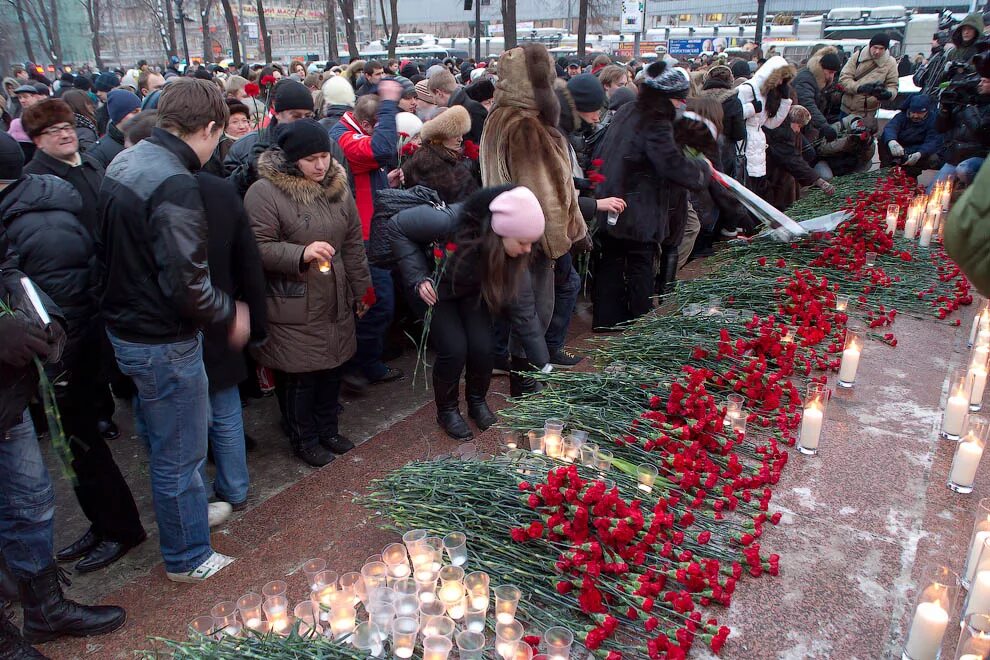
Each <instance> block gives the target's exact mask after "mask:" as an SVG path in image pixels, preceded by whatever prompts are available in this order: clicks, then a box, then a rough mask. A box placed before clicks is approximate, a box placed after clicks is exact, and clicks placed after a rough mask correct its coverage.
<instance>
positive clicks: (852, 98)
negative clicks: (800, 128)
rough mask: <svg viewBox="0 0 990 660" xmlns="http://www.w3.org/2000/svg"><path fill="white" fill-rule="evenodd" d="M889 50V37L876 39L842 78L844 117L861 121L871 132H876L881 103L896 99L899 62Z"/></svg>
mask: <svg viewBox="0 0 990 660" xmlns="http://www.w3.org/2000/svg"><path fill="white" fill-rule="evenodd" d="M889 48H890V37H888V36H887V34H886V33H884V32H880V33H877V34H875V35H873V38H872V39H870V45H869V46H868V47H866V48H861V49H860V51H859V52H858V53H856V54H855V55H853V56H852V57H850V58H849V61H848V62H846V65H845V66H844V67H842V72H841V73H840V74H839V87H840V88H841V89H842V92H843V94H842V114H843V115H857V116H859V117H862V119H863V122H864V123H865V124H866V125H867V126H868V127H869V128H870V129H871V130H875V129H876V126H877V119H876V117H877V110H879V109H880V103H881V102H882V101H889V100H890V99H892V98H894V97H895V96H897V84H898V81H899V79H898V77H897V62H896V61H895V60H894V58H893V57H891V56H890V53H888V52H887V51H888V49H889Z"/></svg>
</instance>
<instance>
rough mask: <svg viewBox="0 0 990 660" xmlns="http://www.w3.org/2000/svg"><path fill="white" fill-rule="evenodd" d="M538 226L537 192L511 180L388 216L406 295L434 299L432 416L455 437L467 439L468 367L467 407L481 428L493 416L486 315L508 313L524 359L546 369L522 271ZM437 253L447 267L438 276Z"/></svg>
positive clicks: (539, 235)
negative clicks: (459, 199) (463, 406)
mask: <svg viewBox="0 0 990 660" xmlns="http://www.w3.org/2000/svg"><path fill="white" fill-rule="evenodd" d="M544 226H545V220H544V217H543V211H542V209H541V208H540V202H539V200H537V199H536V195H534V194H533V192H532V191H530V190H529V189H528V188H525V187H523V186H514V185H505V186H498V187H494V188H485V189H483V190H480V191H478V192H477V193H475V194H474V195H472V196H471V197H469V198H468V199H467V200H466V201H465V202H464V203H463V204H459V205H455V206H453V207H447V208H435V207H433V206H431V205H423V206H418V207H415V208H412V209H408V210H406V211H402V212H400V213H398V214H396V215H395V216H394V217H393V218H392V219H391V220H390V221H389V234H390V236H391V239H392V254H393V256H394V258H395V259H396V260H397V261H398V264H399V270H400V272H401V274H402V280H403V283H404V285H405V286H406V290H407V292H408V294H409V296H410V298H411V299H412V300H413V301H415V302H416V303H417V306H418V307H419V308H420V309H424V305H428V306H431V307H433V314H432V318H431V322H430V345H431V346H432V347H433V349H434V350H435V351H436V359H435V360H434V362H433V394H434V397H435V399H436V403H437V423H438V424H439V425H440V428H442V429H443V430H444V431H445V432H446V433H447V435H449V436H450V437H452V438H455V439H457V440H469V439H471V438H472V437H474V434H473V432H472V431H471V428H470V426H468V423H467V422H466V421H465V420H464V418H463V417H461V413H460V408H459V385H460V380H461V374H462V373H463V372H464V371H465V367H466V370H467V371H466V375H465V379H464V380H465V384H466V387H465V391H466V395H467V410H468V415H469V416H470V418H471V419H472V420H474V422H475V424H476V425H477V426H478V429H479V430H481V431H484V430H485V429H487V428H488V427H490V426H491V425H492V424H494V423H495V422H496V421H498V420H497V418H496V417H495V414H494V413H492V411H491V409H490V408H489V407H488V403H487V402H486V401H485V397H486V395H487V394H488V385H489V383H490V381H491V377H492V366H493V364H494V359H495V352H494V332H493V326H492V317H493V316H505V317H507V319H508V320H509V321H510V322H511V323H512V328H513V330H514V331H515V332H516V333H517V335H518V336H519V338H520V341H521V342H522V343H523V345H524V346H525V349H526V357H527V358H528V359H529V361H530V362H531V363H532V364H534V365H539V366H543V365H547V366H545V367H544V369H547V370H548V369H549V364H548V363H549V361H550V355H549V353H548V351H547V345H546V341H545V340H544V338H543V336H544V333H543V326H542V325H541V324H540V322H539V319H538V318H537V315H536V307H535V304H534V301H533V287H532V285H531V284H530V282H529V269H528V264H529V254H530V249H531V247H532V245H533V244H534V243H536V242H538V241H539V240H540V238H542V236H543V231H544ZM435 250H436V251H437V252H434V251H435ZM441 255H443V256H442V257H441V258H443V259H445V260H446V265H445V266H444V267H443V268H442V275H441V277H440V278H439V281H435V280H434V278H435V275H436V272H437V269H436V267H435V258H437V257H440V256H441Z"/></svg>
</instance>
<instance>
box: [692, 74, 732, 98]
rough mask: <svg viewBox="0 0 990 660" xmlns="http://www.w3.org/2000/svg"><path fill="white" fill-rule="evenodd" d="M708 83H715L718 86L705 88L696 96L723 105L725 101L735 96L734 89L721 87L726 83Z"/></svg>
mask: <svg viewBox="0 0 990 660" xmlns="http://www.w3.org/2000/svg"><path fill="white" fill-rule="evenodd" d="M709 82H717V83H718V85H714V86H710V87H706V88H705V89H703V90H701V91H700V92H698V96H704V97H709V98H713V99H715V100H716V101H718V102H719V103H725V101H726V99H729V98H732V97H733V96H736V89H735V87H722V86H721V85H725V84H726V83H723V82H722V81H720V80H719V81H709Z"/></svg>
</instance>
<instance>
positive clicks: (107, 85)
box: [93, 71, 120, 92]
mask: <svg viewBox="0 0 990 660" xmlns="http://www.w3.org/2000/svg"><path fill="white" fill-rule="evenodd" d="M119 84H120V78H119V77H118V76H117V74H116V73H113V72H112V71H108V72H106V73H101V74H100V75H98V76H96V81H95V82H94V83H93V87H95V88H96V91H98V92H109V91H110V90H111V89H113V88H115V87H116V86H117V85H119Z"/></svg>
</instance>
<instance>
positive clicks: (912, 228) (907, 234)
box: [904, 212, 918, 241]
mask: <svg viewBox="0 0 990 660" xmlns="http://www.w3.org/2000/svg"><path fill="white" fill-rule="evenodd" d="M917 233H918V220H917V218H915V217H914V216H913V215H912V214H911V213H910V212H908V217H907V219H906V220H905V221H904V238H908V239H911V240H912V241H913V240H914V237H915V235H916V234H917Z"/></svg>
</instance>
